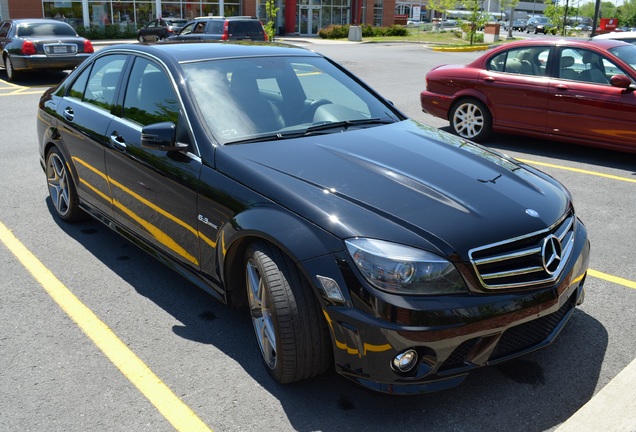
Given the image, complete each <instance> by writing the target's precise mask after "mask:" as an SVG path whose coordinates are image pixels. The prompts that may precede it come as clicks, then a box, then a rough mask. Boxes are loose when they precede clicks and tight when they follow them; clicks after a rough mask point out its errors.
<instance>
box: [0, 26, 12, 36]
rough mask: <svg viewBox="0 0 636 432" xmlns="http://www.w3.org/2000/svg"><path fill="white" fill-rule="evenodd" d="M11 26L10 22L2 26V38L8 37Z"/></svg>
mask: <svg viewBox="0 0 636 432" xmlns="http://www.w3.org/2000/svg"><path fill="white" fill-rule="evenodd" d="M10 27H11V25H10V24H9V23H8V22H5V23H3V24H2V26H0V38H5V37H7V33H9V28H10Z"/></svg>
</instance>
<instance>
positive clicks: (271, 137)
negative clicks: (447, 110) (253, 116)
mask: <svg viewBox="0 0 636 432" xmlns="http://www.w3.org/2000/svg"><path fill="white" fill-rule="evenodd" d="M395 122H396V120H393V119H390V118H385V119H381V118H379V117H377V118H368V119H357V120H344V121H338V122H331V123H324V124H319V125H315V126H310V127H308V128H307V129H303V130H295V131H291V132H275V133H271V134H262V135H256V136H252V137H249V138H245V139H239V140H236V141H228V142H226V143H225V145H230V144H246V143H254V142H261V141H277V140H283V139H291V138H300V137H303V136H307V135H312V134H314V133H316V132H319V131H323V130H328V129H338V128H340V129H342V128H344V130H347V129H348V128H349V127H351V126H360V125H373V124H390V123H395Z"/></svg>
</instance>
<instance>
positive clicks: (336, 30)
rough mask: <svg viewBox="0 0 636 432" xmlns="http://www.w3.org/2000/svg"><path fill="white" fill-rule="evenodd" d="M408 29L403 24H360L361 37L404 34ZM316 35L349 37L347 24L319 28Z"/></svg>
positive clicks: (333, 37) (322, 36)
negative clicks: (378, 25) (375, 25)
mask: <svg viewBox="0 0 636 432" xmlns="http://www.w3.org/2000/svg"><path fill="white" fill-rule="evenodd" d="M406 35H408V29H407V28H406V27H404V26H399V25H393V26H390V27H373V26H371V25H368V24H364V25H362V37H374V36H406ZM318 36H320V37H321V38H323V39H341V38H348V37H349V26H348V25H330V26H329V27H327V28H323V29H320V30H319V31H318Z"/></svg>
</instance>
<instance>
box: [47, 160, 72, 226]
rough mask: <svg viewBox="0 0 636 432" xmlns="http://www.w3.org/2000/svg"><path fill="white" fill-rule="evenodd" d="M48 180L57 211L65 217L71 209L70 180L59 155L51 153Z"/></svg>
mask: <svg viewBox="0 0 636 432" xmlns="http://www.w3.org/2000/svg"><path fill="white" fill-rule="evenodd" d="M46 179H47V183H48V185H49V194H50V195H51V200H52V201H53V205H54V206H55V209H56V210H57V212H58V213H59V214H60V216H65V215H66V214H67V213H68V211H69V209H70V196H69V188H68V178H67V173H66V167H65V166H64V162H63V161H62V159H61V158H60V157H59V156H58V155H57V153H51V155H50V156H49V160H48V164H47V166H46Z"/></svg>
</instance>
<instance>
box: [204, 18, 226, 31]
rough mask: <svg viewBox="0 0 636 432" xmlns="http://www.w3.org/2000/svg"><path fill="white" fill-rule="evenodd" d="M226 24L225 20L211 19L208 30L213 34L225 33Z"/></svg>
mask: <svg viewBox="0 0 636 432" xmlns="http://www.w3.org/2000/svg"><path fill="white" fill-rule="evenodd" d="M224 24H225V21H218V20H217V21H210V24H209V25H208V31H209V32H210V33H211V34H221V33H223V25H224Z"/></svg>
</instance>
